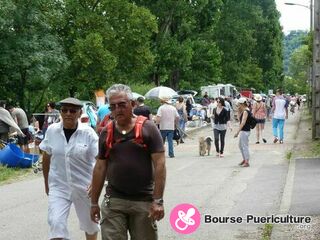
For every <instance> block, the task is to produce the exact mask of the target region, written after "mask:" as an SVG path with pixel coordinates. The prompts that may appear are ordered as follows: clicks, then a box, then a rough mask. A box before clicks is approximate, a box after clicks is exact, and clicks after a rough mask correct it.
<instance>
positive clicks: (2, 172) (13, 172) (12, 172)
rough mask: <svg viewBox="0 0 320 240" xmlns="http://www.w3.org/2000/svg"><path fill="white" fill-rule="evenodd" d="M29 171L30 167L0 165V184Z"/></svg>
mask: <svg viewBox="0 0 320 240" xmlns="http://www.w3.org/2000/svg"><path fill="white" fill-rule="evenodd" d="M29 173H30V169H22V168H7V167H6V166H3V165H0V184H1V183H4V182H8V181H10V180H16V179H17V178H19V177H21V176H25V175H27V174H29Z"/></svg>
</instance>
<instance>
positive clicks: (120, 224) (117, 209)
mask: <svg viewBox="0 0 320 240" xmlns="http://www.w3.org/2000/svg"><path fill="white" fill-rule="evenodd" d="M105 202H106V201H103V203H102V205H101V215H102V220H101V235H102V240H127V239H128V233H129V234H130V239H131V240H157V239H158V231H157V225H156V223H155V222H154V221H153V220H152V219H150V218H149V217H148V215H149V209H150V206H151V202H144V201H130V200H125V199H120V198H110V199H109V201H108V203H105Z"/></svg>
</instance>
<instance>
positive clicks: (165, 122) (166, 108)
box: [157, 97, 179, 158]
mask: <svg viewBox="0 0 320 240" xmlns="http://www.w3.org/2000/svg"><path fill="white" fill-rule="evenodd" d="M160 101H161V104H162V105H161V106H160V107H159V109H158V112H157V124H159V127H160V133H161V136H162V139H163V144H164V143H165V142H166V139H167V141H168V154H169V157H170V158H174V150H173V132H174V129H175V126H176V124H177V123H178V120H179V114H178V111H177V109H176V108H175V107H174V106H172V105H171V104H170V98H168V97H163V98H161V99H160Z"/></svg>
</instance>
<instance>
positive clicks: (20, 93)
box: [17, 69, 27, 110]
mask: <svg viewBox="0 0 320 240" xmlns="http://www.w3.org/2000/svg"><path fill="white" fill-rule="evenodd" d="M26 82H27V70H26V69H20V86H17V90H18V91H17V99H18V103H19V107H21V108H22V109H24V110H25V102H24V101H25V96H24V90H25V87H26Z"/></svg>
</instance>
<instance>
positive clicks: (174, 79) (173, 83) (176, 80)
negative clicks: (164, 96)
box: [170, 69, 180, 90]
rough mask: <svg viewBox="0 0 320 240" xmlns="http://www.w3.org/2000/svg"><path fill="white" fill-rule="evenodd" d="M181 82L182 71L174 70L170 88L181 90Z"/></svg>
mask: <svg viewBox="0 0 320 240" xmlns="http://www.w3.org/2000/svg"><path fill="white" fill-rule="evenodd" d="M179 81H180V71H179V70H178V69H175V70H173V72H172V74H171V82H170V87H171V88H173V89H175V90H176V89H178V88H179Z"/></svg>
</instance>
